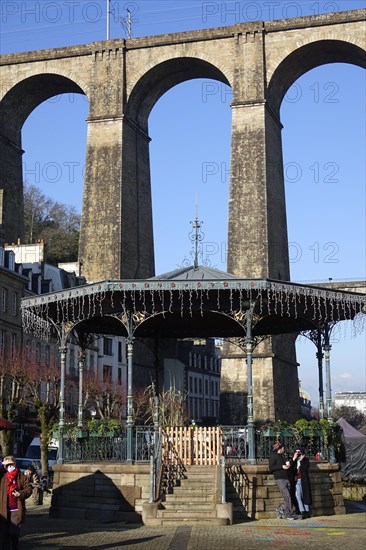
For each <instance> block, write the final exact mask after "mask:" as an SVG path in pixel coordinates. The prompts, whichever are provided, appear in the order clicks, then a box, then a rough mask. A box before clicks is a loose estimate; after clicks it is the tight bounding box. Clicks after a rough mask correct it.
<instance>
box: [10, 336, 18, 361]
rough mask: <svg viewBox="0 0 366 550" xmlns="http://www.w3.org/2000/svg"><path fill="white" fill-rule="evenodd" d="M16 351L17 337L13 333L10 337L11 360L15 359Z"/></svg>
mask: <svg viewBox="0 0 366 550" xmlns="http://www.w3.org/2000/svg"><path fill="white" fill-rule="evenodd" d="M16 350H17V335H16V334H15V332H13V334H12V335H11V356H12V358H14V357H15V354H16Z"/></svg>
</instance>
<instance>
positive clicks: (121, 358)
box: [118, 342, 123, 363]
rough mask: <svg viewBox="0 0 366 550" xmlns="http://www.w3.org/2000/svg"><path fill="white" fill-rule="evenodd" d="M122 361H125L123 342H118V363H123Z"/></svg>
mask: <svg viewBox="0 0 366 550" xmlns="http://www.w3.org/2000/svg"><path fill="white" fill-rule="evenodd" d="M122 361H123V355H122V342H118V363H122Z"/></svg>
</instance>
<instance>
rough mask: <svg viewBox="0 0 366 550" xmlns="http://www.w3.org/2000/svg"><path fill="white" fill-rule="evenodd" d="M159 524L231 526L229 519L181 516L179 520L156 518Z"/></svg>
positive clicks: (174, 525)
mask: <svg viewBox="0 0 366 550" xmlns="http://www.w3.org/2000/svg"><path fill="white" fill-rule="evenodd" d="M156 520H157V521H158V522H159V523H156V525H165V526H167V527H178V526H181V525H193V526H195V525H211V526H213V525H220V526H221V525H229V520H228V519H227V518H214V517H211V518H197V517H196V518H188V517H185V516H181V517H180V518H179V519H175V518H156Z"/></svg>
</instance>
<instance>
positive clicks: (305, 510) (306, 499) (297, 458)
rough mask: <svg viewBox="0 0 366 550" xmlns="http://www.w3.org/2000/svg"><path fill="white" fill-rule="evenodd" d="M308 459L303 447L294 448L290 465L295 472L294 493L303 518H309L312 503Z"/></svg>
mask: <svg viewBox="0 0 366 550" xmlns="http://www.w3.org/2000/svg"><path fill="white" fill-rule="evenodd" d="M309 466H310V461H309V459H308V457H307V456H305V452H304V449H300V448H299V449H296V451H295V453H294V456H293V457H292V467H293V470H294V474H295V495H296V500H297V505H298V507H299V512H300V514H301V515H302V518H303V519H306V518H310V505H311V504H312V498H311V487H310V480H309Z"/></svg>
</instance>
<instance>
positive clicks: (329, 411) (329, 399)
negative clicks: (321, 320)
mask: <svg viewBox="0 0 366 550" xmlns="http://www.w3.org/2000/svg"><path fill="white" fill-rule="evenodd" d="M329 333H330V330H329V325H328V323H326V325H325V327H324V359H325V372H326V377H327V385H326V388H327V395H326V400H327V417H328V422H329V423H330V424H332V423H333V408H332V387H331V377H330V350H331V347H332V346H331V345H330V343H329ZM328 458H329V462H330V463H334V462H335V454H334V446H333V443H332V442H331V444H330V445H329V446H328Z"/></svg>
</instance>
